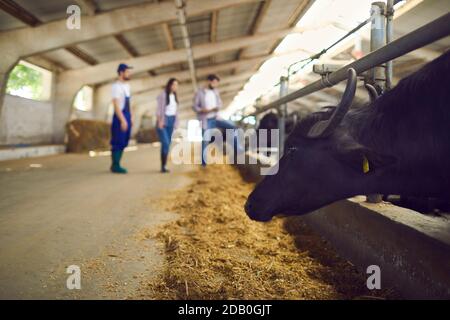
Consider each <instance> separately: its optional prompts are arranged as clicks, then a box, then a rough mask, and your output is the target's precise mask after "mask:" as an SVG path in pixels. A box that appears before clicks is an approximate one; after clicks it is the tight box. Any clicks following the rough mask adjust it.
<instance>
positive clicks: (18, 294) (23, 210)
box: [0, 145, 191, 299]
mask: <svg viewBox="0 0 450 320" xmlns="http://www.w3.org/2000/svg"><path fill="white" fill-rule="evenodd" d="M109 162H110V159H109V156H98V157H89V156H88V155H74V154H64V155H57V156H50V157H42V158H34V159H33V158H29V159H22V160H15V161H3V162H1V163H0V189H1V190H2V191H1V193H0V283H1V284H2V285H1V287H0V298H5V299H6V298H7V299H12V298H20V299H22V298H37V299H42V298H52V299H54V298H58V299H59V298H126V297H127V296H128V295H129V294H130V292H134V288H135V286H137V285H138V282H139V278H138V276H137V275H138V274H140V273H142V272H145V273H146V274H153V273H154V272H155V270H157V269H158V268H159V267H160V263H161V262H162V261H163V258H162V256H161V255H160V253H159V251H158V250H157V249H156V247H155V243H154V242H153V241H151V240H149V241H146V242H142V241H137V240H135V238H134V237H135V234H136V232H138V231H139V230H141V229H142V228H145V227H153V226H156V225H158V224H160V223H162V222H165V221H168V220H170V219H172V218H173V217H174V215H173V214H170V213H167V212H164V211H161V210H159V209H155V208H154V207H153V199H155V198H157V197H158V196H160V195H161V194H163V193H165V192H166V191H167V190H172V189H176V188H180V187H182V186H184V185H186V184H187V183H188V182H189V179H188V178H187V177H186V176H185V175H183V174H182V173H183V172H186V171H189V170H191V168H190V167H189V166H177V167H175V166H173V168H172V169H173V173H172V174H170V175H161V174H160V173H159V172H158V170H159V149H158V148H157V147H152V146H149V145H148V146H141V145H140V146H139V149H138V150H136V151H130V152H127V153H126V154H125V156H124V165H125V166H126V167H127V168H128V169H129V174H128V175H125V176H117V175H112V174H110V173H109V172H108V166H109ZM117 252H120V253H121V255H119V254H117ZM125 255H127V258H125ZM69 265H79V266H80V268H81V273H82V276H81V287H82V288H81V290H68V289H67V288H66V279H67V277H68V276H69V275H68V274H66V267H67V266H69ZM119 288H120V289H119Z"/></svg>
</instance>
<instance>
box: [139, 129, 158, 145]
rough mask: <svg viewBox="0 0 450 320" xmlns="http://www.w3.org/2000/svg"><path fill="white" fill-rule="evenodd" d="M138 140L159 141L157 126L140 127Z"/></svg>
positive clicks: (143, 141)
mask: <svg viewBox="0 0 450 320" xmlns="http://www.w3.org/2000/svg"><path fill="white" fill-rule="evenodd" d="M136 140H137V142H139V143H152V142H157V141H159V137H158V133H157V132H156V128H146V129H143V128H141V129H139V131H138V133H137V134H136Z"/></svg>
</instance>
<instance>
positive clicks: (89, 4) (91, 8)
mask: <svg viewBox="0 0 450 320" xmlns="http://www.w3.org/2000/svg"><path fill="white" fill-rule="evenodd" d="M75 2H76V3H77V4H78V5H79V6H80V7H81V12H85V13H86V14H87V15H88V16H93V15H95V14H96V13H97V12H98V7H97V4H96V3H95V2H94V1H93V0H75Z"/></svg>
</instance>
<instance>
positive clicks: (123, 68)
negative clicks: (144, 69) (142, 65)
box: [117, 63, 133, 73]
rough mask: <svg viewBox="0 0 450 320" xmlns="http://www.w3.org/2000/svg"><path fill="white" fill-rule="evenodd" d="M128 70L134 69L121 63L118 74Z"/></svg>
mask: <svg viewBox="0 0 450 320" xmlns="http://www.w3.org/2000/svg"><path fill="white" fill-rule="evenodd" d="M127 69H133V67H130V66H129V65H127V64H125V63H121V64H119V66H118V67H117V73H120V72H123V71H125V70H127Z"/></svg>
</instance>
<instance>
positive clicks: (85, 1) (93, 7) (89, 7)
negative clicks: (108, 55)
mask: <svg viewBox="0 0 450 320" xmlns="http://www.w3.org/2000/svg"><path fill="white" fill-rule="evenodd" d="M76 2H77V4H78V5H79V6H80V7H81V10H82V11H84V12H86V14H87V15H88V16H94V15H96V14H97V13H98V12H99V9H98V6H97V4H96V3H95V2H94V1H93V0H76ZM114 38H115V39H116V40H117V42H118V43H119V44H120V46H121V47H122V48H123V49H125V51H126V52H127V53H128V55H130V56H131V57H137V56H139V53H138V52H137V50H136V49H135V48H134V47H133V46H132V45H131V43H129V42H128V40H127V39H126V38H125V36H124V35H122V34H117V35H115V36H114Z"/></svg>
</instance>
